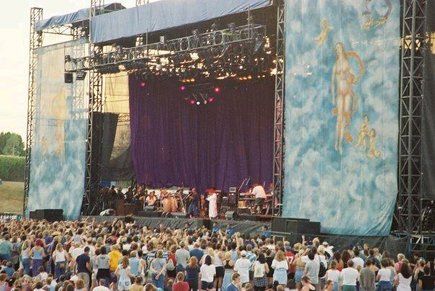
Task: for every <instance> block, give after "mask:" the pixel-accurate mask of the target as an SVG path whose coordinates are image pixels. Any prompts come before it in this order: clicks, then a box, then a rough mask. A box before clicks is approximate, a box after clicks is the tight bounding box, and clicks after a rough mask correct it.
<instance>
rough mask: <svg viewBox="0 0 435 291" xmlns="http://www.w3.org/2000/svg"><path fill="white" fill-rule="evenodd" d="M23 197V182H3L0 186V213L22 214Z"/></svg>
mask: <svg viewBox="0 0 435 291" xmlns="http://www.w3.org/2000/svg"><path fill="white" fill-rule="evenodd" d="M23 196H24V183H23V182H7V181H3V184H1V185H0V212H10V213H22V211H23Z"/></svg>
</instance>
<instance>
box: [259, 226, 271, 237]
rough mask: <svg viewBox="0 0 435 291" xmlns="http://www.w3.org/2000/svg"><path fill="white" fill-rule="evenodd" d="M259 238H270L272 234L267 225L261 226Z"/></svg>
mask: <svg viewBox="0 0 435 291" xmlns="http://www.w3.org/2000/svg"><path fill="white" fill-rule="evenodd" d="M261 236H262V237H265V238H270V237H271V236H272V233H271V231H270V230H269V227H268V226H267V225H263V227H262V228H261Z"/></svg>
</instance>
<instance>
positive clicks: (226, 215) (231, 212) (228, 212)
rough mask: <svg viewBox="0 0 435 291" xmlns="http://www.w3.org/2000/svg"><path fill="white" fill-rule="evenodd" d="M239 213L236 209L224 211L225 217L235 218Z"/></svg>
mask: <svg viewBox="0 0 435 291" xmlns="http://www.w3.org/2000/svg"><path fill="white" fill-rule="evenodd" d="M238 217H239V214H238V213H237V211H227V212H225V219H237V218H238Z"/></svg>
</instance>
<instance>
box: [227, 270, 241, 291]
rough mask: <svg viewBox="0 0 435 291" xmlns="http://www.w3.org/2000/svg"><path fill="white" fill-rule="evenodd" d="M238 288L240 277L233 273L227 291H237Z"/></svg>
mask: <svg viewBox="0 0 435 291" xmlns="http://www.w3.org/2000/svg"><path fill="white" fill-rule="evenodd" d="M240 289H241V288H240V275H239V273H234V274H233V276H232V277H231V284H230V285H228V287H227V289H226V290H227V291H239V290H240Z"/></svg>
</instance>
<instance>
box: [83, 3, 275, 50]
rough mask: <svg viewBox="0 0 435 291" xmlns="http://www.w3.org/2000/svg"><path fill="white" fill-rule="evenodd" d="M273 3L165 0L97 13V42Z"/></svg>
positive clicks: (94, 28)
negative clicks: (108, 12)
mask: <svg viewBox="0 0 435 291" xmlns="http://www.w3.org/2000/svg"><path fill="white" fill-rule="evenodd" d="M270 5H272V0H161V1H156V2H152V3H149V4H146V5H142V6H138V7H134V8H129V9H124V10H119V11H115V12H112V13H110V14H102V15H97V16H96V17H94V19H92V23H91V25H92V41H93V42H94V43H102V42H108V41H111V40H116V39H121V38H126V37H132V36H135V35H140V34H145V33H147V32H148V33H151V32H156V31H160V30H164V29H168V28H175V27H180V26H183V25H188V24H194V23H197V22H202V21H206V20H211V19H214V18H218V17H222V16H225V15H230V14H237V13H241V12H245V11H248V10H253V9H258V8H263V7H267V6H270Z"/></svg>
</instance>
